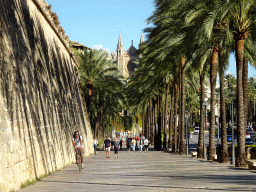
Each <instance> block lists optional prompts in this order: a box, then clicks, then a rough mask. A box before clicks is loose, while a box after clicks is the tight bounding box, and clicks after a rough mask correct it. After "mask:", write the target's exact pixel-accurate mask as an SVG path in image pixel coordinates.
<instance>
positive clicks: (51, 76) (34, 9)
mask: <svg viewBox="0 0 256 192" xmlns="http://www.w3.org/2000/svg"><path fill="white" fill-rule="evenodd" d="M58 30H59V28H58V27H57V26H56V25H54V22H53V21H52V19H51V15H50V12H49V7H47V3H46V2H45V0H1V1H0V159H1V160H0V191H1V192H3V191H10V190H13V189H14V190H15V189H18V188H19V187H20V184H21V183H23V182H25V181H27V180H28V179H30V180H32V179H35V178H38V177H39V176H40V175H44V174H46V173H49V172H52V171H55V170H57V169H59V168H62V167H63V166H65V165H68V164H71V163H72V162H74V161H75V156H74V151H73V146H72V143H71V139H72V134H73V132H74V131H75V130H80V133H81V134H82V136H83V138H84V143H85V144H84V147H85V155H89V154H90V153H92V152H93V148H92V140H93V138H92V133H91V128H90V125H89V121H88V116H85V115H86V113H85V112H84V110H83V105H82V100H81V97H80V88H79V78H78V76H77V63H76V62H75V60H74V59H73V56H72V54H73V53H72V50H69V47H68V39H67V38H66V37H65V35H64V34H62V32H61V31H58Z"/></svg>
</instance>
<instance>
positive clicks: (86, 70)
mask: <svg viewBox="0 0 256 192" xmlns="http://www.w3.org/2000/svg"><path fill="white" fill-rule="evenodd" d="M76 53H77V55H78V56H79V63H80V65H79V75H80V79H81V83H82V89H83V91H84V92H85V94H86V95H88V100H87V108H88V111H89V116H90V123H91V125H93V124H95V122H94V121H93V119H97V118H98V119H99V118H100V117H99V116H98V117H97V118H96V116H97V115H99V114H100V116H102V115H103V111H102V107H104V106H103V105H104V103H105V102H104V101H106V100H107V98H112V99H113V97H114V98H115V100H114V99H113V100H109V101H108V102H106V103H113V102H114V101H119V102H120V100H119V99H121V98H122V99H124V97H123V96H121V95H122V94H121V93H120V90H122V88H120V87H122V79H121V76H120V75H119V71H118V68H117V66H116V64H114V63H113V61H112V60H107V53H106V52H104V51H102V50H99V51H98V50H95V49H92V50H84V51H77V52H76ZM106 94H108V95H107V97H105V95H106ZM94 95H95V96H94ZM110 95H111V96H110ZM117 95H119V99H118V100H116V97H117ZM93 99H95V106H96V108H95V109H94V110H93V108H94V107H93V105H94V103H93ZM106 103H105V104H106ZM98 106H100V107H98ZM113 106H120V105H113ZM112 109H113V108H112ZM99 110H100V111H99ZM102 118H103V116H102V117H101V120H100V121H101V122H102V123H103V120H102ZM94 131H95V130H94ZM102 131H103V130H101V132H102ZM94 134H96V132H95V133H94ZM97 134H98V133H97Z"/></svg>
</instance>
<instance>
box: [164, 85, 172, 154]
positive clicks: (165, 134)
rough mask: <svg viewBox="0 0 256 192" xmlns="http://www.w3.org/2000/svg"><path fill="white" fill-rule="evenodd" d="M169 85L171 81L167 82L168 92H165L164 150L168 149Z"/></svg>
mask: <svg viewBox="0 0 256 192" xmlns="http://www.w3.org/2000/svg"><path fill="white" fill-rule="evenodd" d="M169 87H170V82H169V83H168V84H166V92H165V107H164V142H163V148H164V151H165V150H167V146H166V145H167V110H168V106H167V105H168V95H169Z"/></svg>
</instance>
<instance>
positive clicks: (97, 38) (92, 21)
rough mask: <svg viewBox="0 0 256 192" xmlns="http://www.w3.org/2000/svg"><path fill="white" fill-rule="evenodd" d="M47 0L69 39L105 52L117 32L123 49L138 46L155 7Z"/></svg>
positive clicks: (150, 2) (146, 1)
mask: <svg viewBox="0 0 256 192" xmlns="http://www.w3.org/2000/svg"><path fill="white" fill-rule="evenodd" d="M46 1H47V3H48V4H50V5H52V10H53V11H54V12H56V13H57V15H58V17H59V21H60V24H61V26H62V27H63V29H64V30H65V32H66V35H68V36H69V38H70V40H71V41H77V42H79V43H82V44H84V45H86V46H87V47H90V48H96V49H100V48H101V49H105V50H106V51H108V52H115V51H116V46H117V42H118V37H119V34H121V36H122V42H123V44H124V49H125V50H127V49H128V48H129V47H130V46H131V41H132V40H133V46H134V47H135V48H138V45H139V42H140V36H141V33H142V32H143V30H144V29H145V28H147V27H150V25H148V24H147V21H146V20H147V19H148V18H149V17H150V16H151V15H152V14H153V12H154V10H155V6H154V0H46ZM151 26H152V25H151ZM143 35H144V39H146V37H145V34H143ZM226 73H230V74H232V75H234V76H236V62H235V56H234V54H231V57H230V59H229V68H228V69H227V71H226ZM248 74H249V75H248V76H249V77H256V69H255V68H253V67H251V66H249V70H248Z"/></svg>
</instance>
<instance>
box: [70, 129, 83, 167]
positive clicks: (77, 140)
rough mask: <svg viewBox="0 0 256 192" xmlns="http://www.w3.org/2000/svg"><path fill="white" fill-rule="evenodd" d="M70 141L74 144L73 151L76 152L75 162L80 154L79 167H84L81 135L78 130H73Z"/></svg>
mask: <svg viewBox="0 0 256 192" xmlns="http://www.w3.org/2000/svg"><path fill="white" fill-rule="evenodd" d="M72 143H73V145H74V148H75V152H76V164H78V160H79V154H81V161H82V164H81V168H82V169H83V168H84V163H83V153H84V149H83V140H82V136H81V135H79V131H75V133H74V135H73V139H72Z"/></svg>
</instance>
